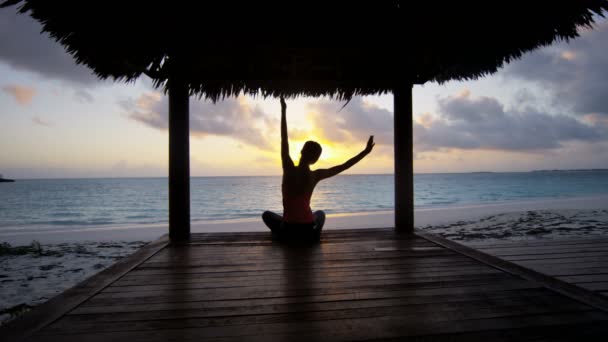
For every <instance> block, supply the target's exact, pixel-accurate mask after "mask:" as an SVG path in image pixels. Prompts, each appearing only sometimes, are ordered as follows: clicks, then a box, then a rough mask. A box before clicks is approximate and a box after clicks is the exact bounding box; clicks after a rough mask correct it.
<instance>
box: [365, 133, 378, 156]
mask: <svg viewBox="0 0 608 342" xmlns="http://www.w3.org/2000/svg"><path fill="white" fill-rule="evenodd" d="M375 145H376V143H375V142H374V136H373V135H370V136H369V140H368V141H367V146H365V150H363V151H365V153H370V152H371V151H372V149H373V148H374V146H375Z"/></svg>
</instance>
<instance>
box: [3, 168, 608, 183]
mask: <svg viewBox="0 0 608 342" xmlns="http://www.w3.org/2000/svg"><path fill="white" fill-rule="evenodd" d="M568 171H570V172H573V171H578V172H581V171H585V172H589V171H608V168H590V169H537V170H528V171H459V172H458V171H456V172H414V175H441V174H443V175H445V174H478V173H479V174H483V173H538V172H568ZM393 175H394V173H347V174H341V175H338V176H339V177H340V176H393ZM280 176H281V174H270V175H221V176H220V175H217V176H190V178H238V177H280ZM141 178H149V179H158V178H169V176H168V175H167V176H90V177H88V176H84V177H49V178H44V177H40V178H15V177H11V178H9V179H14V180H51V179H141Z"/></svg>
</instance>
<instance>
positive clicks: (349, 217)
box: [0, 194, 608, 245]
mask: <svg viewBox="0 0 608 342" xmlns="http://www.w3.org/2000/svg"><path fill="white" fill-rule="evenodd" d="M589 209H608V194H606V195H596V196H581V197H568V198H545V199H534V200H526V201H504V202H498V203H496V202H494V203H473V204H468V205H454V206H445V207H436V208H418V209H415V211H414V215H415V226H416V227H417V228H424V227H429V226H443V225H447V224H450V223H456V222H462V221H472V220H479V219H482V218H484V217H487V216H492V215H497V214H507V213H514V212H525V211H534V210H589ZM393 226H394V211H393V210H384V211H369V212H355V213H335V214H328V215H327V220H326V225H325V227H324V229H357V228H382V227H393ZM191 231H192V232H193V233H202V232H243V231H268V228H266V226H265V225H264V224H263V223H262V220H261V218H257V217H256V218H241V219H227V220H209V221H192V222H191ZM167 232H168V225H167V223H149V224H135V225H134V224H117V225H96V226H87V227H84V228H82V227H79V228H76V227H74V226H46V227H41V226H23V227H19V226H17V227H5V228H3V230H2V231H0V242H8V243H10V244H11V245H28V244H30V243H31V242H32V241H33V240H36V241H38V242H40V243H43V244H58V243H74V242H91V241H96V242H101V241H105V242H108V241H152V240H154V239H156V238H158V237H160V236H161V235H163V234H165V233H167Z"/></svg>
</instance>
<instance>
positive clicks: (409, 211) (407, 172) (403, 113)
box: [393, 84, 414, 233]
mask: <svg viewBox="0 0 608 342" xmlns="http://www.w3.org/2000/svg"><path fill="white" fill-rule="evenodd" d="M393 99H394V114H393V115H394V119H393V120H394V133H395V134H394V145H395V229H396V230H397V231H399V232H407V233H413V232H414V138H413V131H412V84H405V85H398V86H396V87H395V88H394V89H393Z"/></svg>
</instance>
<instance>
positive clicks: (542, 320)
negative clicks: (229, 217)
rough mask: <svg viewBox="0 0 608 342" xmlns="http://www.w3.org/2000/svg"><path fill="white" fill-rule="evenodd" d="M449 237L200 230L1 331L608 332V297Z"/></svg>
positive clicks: (82, 335) (318, 335)
mask: <svg viewBox="0 0 608 342" xmlns="http://www.w3.org/2000/svg"><path fill="white" fill-rule="evenodd" d="M444 242H445V241H444V240H442V239H440V238H437V237H436V236H432V235H428V234H423V233H420V234H414V235H409V234H398V233H395V232H394V231H393V230H392V229H368V230H333V231H332V230H329V231H326V232H324V235H323V238H322V241H321V243H319V244H314V245H298V246H294V245H291V246H288V245H285V244H281V243H277V242H273V241H272V240H271V238H270V234H269V233H230V234H228V233H212V234H195V235H193V236H192V239H191V241H190V242H188V243H184V244H174V245H171V244H167V240H166V238H163V239H161V240H159V241H156V242H154V243H151V244H149V245H147V246H146V247H145V248H144V249H142V250H140V251H139V252H137V253H136V254H135V255H133V256H132V257H129V258H126V259H124V260H122V261H120V262H119V263H117V264H115V265H114V266H112V267H111V268H109V269H107V270H105V271H103V272H101V273H100V274H98V275H96V276H94V277H92V278H90V279H89V280H87V281H85V282H83V283H82V284H79V285H78V286H77V287H75V288H72V289H70V290H68V291H66V292H65V293H63V294H61V295H60V296H58V297H56V298H54V299H52V300H51V301H49V302H47V303H46V304H44V305H42V306H40V307H39V308H37V309H36V310H34V311H32V312H31V313H29V314H28V315H26V316H24V317H23V318H21V319H19V320H16V321H15V322H12V324H9V325H8V326H7V327H4V328H3V329H2V331H1V332H2V334H3V338H2V339H3V340H4V339H5V338H6V339H7V340H19V339H23V338H26V339H27V340H31V341H79V342H80V341H112V342H118V341H129V342H135V341H146V342H149V341H165V340H197V341H203V340H204V341H210V340H211V341H213V340H221V341H228V340H248V341H252V340H253V341H255V340H259V341H269V340H289V341H294V340H302V341H315V340H323V341H333V340H369V339H400V338H403V337H405V336H410V337H414V336H415V337H416V338H415V340H423V341H426V340H433V341H435V340H444V339H445V340H450V341H460V340H463V341H464V340H466V341H471V340H484V341H485V340H501V341H502V340H517V341H522V340H535V341H536V340H581V339H585V340H594V339H596V340H600V339H602V338H603V337H605V336H607V334H608V326H607V325H606V324H605V323H606V321H608V313H606V312H605V311H603V310H602V309H604V310H605V308H604V307H603V305H605V302H601V303H599V304H598V305H594V304H593V300H594V299H597V298H594V297H593V296H591V302H589V301H588V300H586V299H585V298H582V301H580V293H579V294H578V297H577V294H576V293H575V295H574V296H568V291H565V292H564V291H561V290H560V287H559V286H558V289H557V292H556V291H555V286H548V287H547V286H545V285H546V284H544V283H543V281H544V280H543V279H536V278H534V276H533V274H532V276H531V275H530V274H523V275H518V274H517V272H513V271H512V270H509V269H508V267H506V268H505V265H504V264H503V265H497V266H496V265H493V264H492V263H493V262H494V261H495V259H493V258H492V257H489V258H486V259H483V258H485V256H483V255H482V258H481V259H480V258H479V257H478V256H475V255H472V254H475V252H476V251H474V250H473V252H471V250H470V249H469V250H467V249H466V248H465V249H464V250H460V248H459V245H457V244H454V243H452V244H450V242H447V243H444ZM477 253H479V252H477ZM480 255H481V253H480ZM507 266H508V265H507ZM505 271H506V272H505ZM513 273H515V274H513ZM541 278H542V277H541ZM558 284H561V283H559V282H558ZM562 285H563V284H561V285H560V286H562ZM566 290H568V286H566ZM575 292H576V291H575ZM583 295H584V293H583ZM583 297H584V296H583ZM599 297H601V296H599ZM573 298H576V299H573ZM583 302H585V303H587V304H585V303H583ZM589 303H591V305H593V306H590V305H588V304H589Z"/></svg>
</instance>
